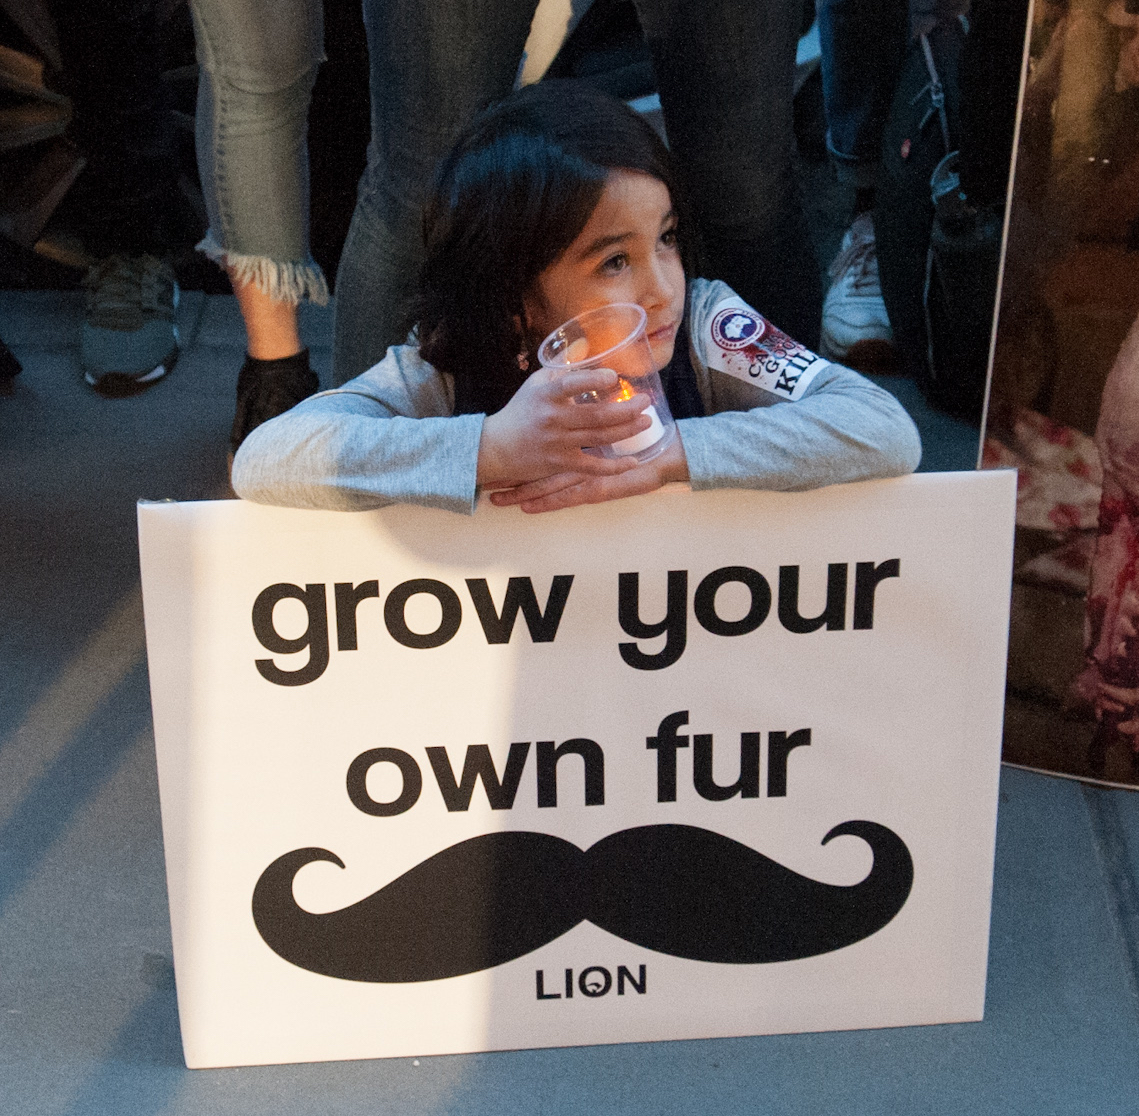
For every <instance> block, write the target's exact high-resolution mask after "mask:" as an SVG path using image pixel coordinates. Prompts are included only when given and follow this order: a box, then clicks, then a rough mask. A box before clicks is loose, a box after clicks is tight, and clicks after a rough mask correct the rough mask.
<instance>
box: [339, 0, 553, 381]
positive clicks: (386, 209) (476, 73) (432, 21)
mask: <svg viewBox="0 0 1139 1116" xmlns="http://www.w3.org/2000/svg"><path fill="white" fill-rule="evenodd" d="M536 7H537V0H431V2H430V3H400V2H397V0H365V3H364V23H365V27H366V29H367V33H368V52H369V59H370V66H371V94H372V140H371V143H370V144H369V145H368V167H367V170H366V171H365V172H364V176H363V178H362V179H361V181H360V190H359V196H358V200H357V203H356V210H355V212H354V214H353V216H352V224H351V226H350V228H349V230H348V238H347V240H346V242H345V244H344V251H343V253H342V254H341V257H340V267H339V269H338V271H337V275H336V324H335V339H334V357H333V376H334V378H335V380H336V381H337V383H344V382H345V381H346V380H350V379H352V378H353V377H354V376H358V375H360V373H361V372H364V371H366V370H367V369H368V368H370V367H371V366H372V365H373V364H375V363H376V362H377V361H379V360H380V359H381V358H382V357H383V355H384V352H385V351H386V349H387V347H388V346H389V345H392V344H396V343H399V342H401V341H403V340H404V338H405V336H406V330H407V314H408V310H409V304H410V300H411V297H412V295H413V293H414V290H415V284H416V281H417V278H418V273H419V266H420V261H421V259H422V224H421V211H422V206H423V201H424V198H425V196H426V191H427V187H428V184H429V183H430V180H431V176H432V174H433V173H434V169H435V164H436V163H437V162H438V160H439V159H440V158H442V156H443V155H444V154H446V152H447V150H448V149H449V148H450V146H451V144H452V142H453V141H454V138H455V136H456V134H457V133H458V131H459V130H460V128H462V127H463V126H464V125H465V124H466V123H467V122H468V121H469V120H470V119H471V117H473V116H474V115H475V113H476V112H478V111H479V110H480V109H482V108H484V107H485V106H486V105H487V104H489V103H490V102H491V101H493V100H496V99H498V98H500V97H504V96H505V95H506V94H507V93H509V92H510V90H511V88H512V86H513V83H514V78H515V75H516V74H517V72H518V63H519V60H520V58H521V57H522V49H523V47H524V46H525V44H526V36H527V34H528V33H529V30H530V21H531V20H532V18H533V16H534V9H535V8H536Z"/></svg>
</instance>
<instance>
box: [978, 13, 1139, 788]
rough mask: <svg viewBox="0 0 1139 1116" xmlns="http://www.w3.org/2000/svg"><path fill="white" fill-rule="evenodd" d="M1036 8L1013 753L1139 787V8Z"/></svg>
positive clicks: (1010, 241)
mask: <svg viewBox="0 0 1139 1116" xmlns="http://www.w3.org/2000/svg"><path fill="white" fill-rule="evenodd" d="M1133 6H1134V5H1124V4H1123V3H1122V2H1120V0H1112V2H1108V0H1080V2H1079V3H1071V4H1058V3H1046V2H1039V3H1036V4H1035V5H1034V7H1033V14H1032V22H1031V28H1030V40H1029V58H1028V67H1027V78H1026V81H1025V87H1024V90H1023V94H1022V105H1021V115H1020V122H1019V129H1018V141H1017V153H1016V160H1015V175H1014V183H1013V190H1012V202H1011V208H1010V217H1009V225H1008V235H1007V242H1006V249H1005V264H1004V273H1003V280H1002V287H1001V299H1000V307H999V315H998V324H997V330H996V337H995V342H994V353H993V368H992V374H991V389H990V402H989V407H988V413H987V421H986V429H985V444H984V461H985V464H986V465H989V466H996V467H1008V466H1010V465H1011V466H1017V467H1018V468H1019V469H1020V493H1019V498H1018V505H1017V532H1016V560H1015V577H1014V588H1013V604H1012V623H1011V636H1010V651H1009V670H1008V703H1007V707H1006V718H1007V719H1006V725H1005V737H1004V758H1005V760H1006V761H1008V762H1010V763H1014V764H1017V765H1021V766H1025V767H1030V768H1034V769H1038V770H1043V771H1048V772H1051V773H1054V774H1061V775H1069V776H1075V777H1079V778H1085V779H1090V780H1094V781H1098V782H1105V783H1111V784H1114V785H1117V786H1129V787H1135V786H1139V640H1137V638H1136V631H1137V630H1139V619H1137V613H1139V582H1137V580H1136V579H1137V575H1139V565H1137V561H1136V556H1137V555H1139V521H1137V519H1136V515H1137V511H1136V509H1137V507H1139V504H1137V496H1139V487H1137V481H1136V476H1137V474H1136V471H1135V466H1134V464H1133V462H1134V461H1135V460H1136V447H1137V446H1139V332H1137V331H1136V329H1135V328H1134V323H1135V321H1136V314H1137V313H1139V251H1136V248H1137V247H1139V15H1136V14H1131V13H1130V12H1129V11H1128V10H1127V8H1128V7H1133Z"/></svg>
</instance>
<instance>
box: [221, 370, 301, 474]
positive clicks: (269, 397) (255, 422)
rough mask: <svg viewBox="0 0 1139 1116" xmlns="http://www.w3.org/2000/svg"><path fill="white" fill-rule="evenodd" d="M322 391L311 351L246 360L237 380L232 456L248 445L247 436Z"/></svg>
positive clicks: (231, 436)
mask: <svg viewBox="0 0 1139 1116" xmlns="http://www.w3.org/2000/svg"><path fill="white" fill-rule="evenodd" d="M319 390H320V381H319V380H317V378H316V373H315V372H314V371H313V370H312V369H311V368H310V367H309V363H308V349H302V350H301V351H300V352H299V353H297V354H296V355H295V356H290V357H282V358H281V359H280V360H256V359H254V358H253V357H251V356H247V357H246V358H245V363H244V364H243V365H242V366H241V373H240V375H239V376H238V377H237V408H236V410H235V412H234V416H233V429H232V430H231V431H230V435H229V449H230V453H231V454H233V453H236V452H237V447H238V446H240V445H241V443H242V442H243V441H245V437H246V435H247V434H248V433H249V432H250V431H251V430H254V429H256V428H257V427H258V426H260V425H261V424H262V423H263V422H268V421H269V419H271V418H276V417H277V416H278V415H283V414H284V413H285V412H286V411H287V410H289V409H290V408H292V407H295V406H296V405H297V404H298V403H299V402H300V401H301V400H302V399H307V398H308V397H309V396H310V395H312V394H313V393H314V392H316V391H319Z"/></svg>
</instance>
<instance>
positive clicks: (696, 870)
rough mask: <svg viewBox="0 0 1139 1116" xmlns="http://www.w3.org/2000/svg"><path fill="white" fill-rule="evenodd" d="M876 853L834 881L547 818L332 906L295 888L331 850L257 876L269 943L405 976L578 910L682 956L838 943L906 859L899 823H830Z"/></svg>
mask: <svg viewBox="0 0 1139 1116" xmlns="http://www.w3.org/2000/svg"><path fill="white" fill-rule="evenodd" d="M845 834H853V835H854V836H856V837H861V838H862V840H864V841H865V842H866V843H867V844H868V845H869V846H870V848H871V849H872V850H873V853H874V864H873V867H872V868H871V870H870V873H869V875H867V877H866V879H864V880H863V881H862V882H861V883H858V884H854V885H852V886H850V887H837V886H834V885H832V884H824V883H819V882H817V881H816V880H812V879H809V878H808V877H806V876H800V875H799V874H798V873H797V872H793V871H791V869H790V868H785V867H784V866H783V865H781V864H778V863H776V862H775V861H774V860H771V859H769V858H768V857H766V856H763V855H762V854H761V853H757V852H756V851H755V850H754V849H751V848H749V847H748V846H747V845H742V844H740V843H739V842H738V841H733V840H731V839H730V838H728V837H723V836H721V835H720V834H718V833H713V832H711V831H710V830H707V829H699V828H697V827H695V826H689V825H647V826H640V827H638V828H636V829H624V830H621V831H620V832H618V833H613V834H611V835H610V836H608V837H605V838H603V839H602V840H601V841H598V842H597V844H595V845H594V846H593V847H592V848H590V849H589V850H588V852H582V851H581V850H580V849H579V848H578V847H577V846H576V845H573V844H571V843H570V842H569V841H564V840H562V839H561V838H560V837H552V836H550V835H548V834H545V833H527V832H503V833H488V834H485V835H484V836H481V837H473V838H471V839H470V840H468V841H461V842H459V843H458V844H457V845H452V846H451V847H450V848H446V849H444V850H443V851H442V852H439V853H436V854H435V855H434V856H432V857H429V858H428V859H427V860H425V861H423V863H421V864H418V865H416V867H414V868H412V869H411V870H410V871H408V872H405V873H404V874H403V875H402V876H400V877H399V878H398V879H396V880H393V881H392V882H391V883H390V884H388V885H387V886H386V887H382V888H380V890H379V891H377V892H375V893H374V894H372V895H369V896H368V897H367V898H366V899H361V900H360V901H359V902H358V903H353V904H352V906H350V907H345V908H343V909H342V910H339V911H331V912H330V913H328V914H310V913H309V912H308V911H305V910H302V909H301V908H300V907H299V906H297V903H296V901H295V900H294V899H293V878H294V877H295V876H296V874H297V872H298V871H299V870H300V869H301V868H303V867H304V866H305V865H306V864H311V863H312V862H313V861H316V860H327V861H331V862H332V863H333V864H336V865H337V866H339V867H341V868H343V867H344V863H343V861H341V860H340V858H339V857H338V856H336V855H335V854H333V853H331V852H329V851H328V850H327V849H316V848H310V849H296V850H295V851H293V852H290V853H286V854H285V855H284V856H282V857H279V858H278V859H277V860H275V861H273V863H272V864H270V865H269V867H268V868H266V869H265V871H264V872H263V873H262V874H261V878H260V879H259V880H258V881H257V886H256V887H255V888H254V890H253V921H254V923H256V925H257V929H258V931H259V932H260V934H261V937H262V938H264V939H265V942H266V943H267V944H268V946H269V947H270V949H272V950H274V951H275V952H276V953H278V954H280V956H281V957H283V958H284V959H285V960H286V961H291V962H292V963H293V964H294V965H298V966H300V967H301V968H302V969H308V970H309V971H310V972H314V973H321V974H323V975H325V976H331V977H340V978H341V979H343V980H361V981H374V982H383V983H405V982H409V981H421V980H441V979H442V978H444V977H453V976H462V975H464V974H466V973H475V972H479V971H480V970H482V969H489V968H493V967H494V966H495V965H501V964H503V963H505V962H507V961H513V960H514V959H515V958H518V957H521V956H523V955H524V954H526V953H529V952H530V951H531V950H534V949H538V948H539V947H540V946H544V945H546V944H548V943H549V942H552V941H553V940H554V939H555V938H558V937H560V936H561V935H562V934H564V933H565V932H566V931H567V930H570V929H572V928H573V927H574V926H576V925H577V924H578V923H579V922H582V921H583V920H586V919H587V920H588V921H590V922H592V923H593V924H594V925H596V926H600V927H601V928H602V929H603V930H608V931H609V932H610V933H612V934H616V935H617V936H618V937H621V938H624V939H625V941H627V942H632V943H633V944H634V945H638V946H644V947H645V948H647V949H654V950H657V951H658V952H660V953H666V954H670V955H671V956H673V957H683V958H686V959H688V960H690V961H719V962H725V963H729V964H743V965H753V964H757V963H761V962H767V961H791V960H795V959H796V958H801V957H814V956H816V955H817V954H820V953H829V952H830V951H831V950H835V949H842V948H843V947H844V946H848V945H852V944H853V943H854V942H857V941H860V940H861V939H863V938H866V937H869V936H870V935H871V934H873V933H875V932H876V931H878V930H880V929H881V928H882V927H883V926H885V925H886V923H888V922H889V921H890V920H891V919H892V918H893V917H894V915H896V914H897V913H898V911H900V910H901V909H902V905H903V904H904V903H905V901H906V899H907V898H908V896H909V894H910V887H911V885H912V884H913V878H914V866H913V860H912V859H911V857H910V853H909V850H908V849H907V848H906V846H905V844H904V842H903V841H902V839H901V838H900V837H898V835H897V834H896V833H894V832H892V831H891V830H889V829H887V828H886V827H885V826H883V825H878V824H877V823H876V822H870V821H848V822H843V823H842V824H841V825H836V826H835V827H834V828H833V829H832V830H831V831H830V832H829V833H828V834H827V835H826V836H825V837H824V838H823V841H822V843H823V844H824V845H825V844H826V843H827V842H828V841H830V840H831V839H832V838H834V837H841V836H843V835H845Z"/></svg>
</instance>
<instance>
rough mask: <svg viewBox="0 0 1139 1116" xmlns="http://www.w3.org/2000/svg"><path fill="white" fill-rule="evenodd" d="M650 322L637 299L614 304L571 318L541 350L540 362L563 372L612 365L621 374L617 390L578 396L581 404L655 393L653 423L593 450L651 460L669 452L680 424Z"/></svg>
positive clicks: (651, 409) (650, 409)
mask: <svg viewBox="0 0 1139 1116" xmlns="http://www.w3.org/2000/svg"><path fill="white" fill-rule="evenodd" d="M647 322H648V315H647V314H646V313H645V311H644V309H643V308H642V307H640V306H638V305H637V304H636V303H635V302H614V303H611V304H610V305H608V306H601V307H598V308H597V309H596V310H587V311H586V312H585V313H584V314H578V316H577V317H576V318H571V319H570V320H569V321H568V322H566V323H565V324H564V325H560V326H558V328H557V329H555V330H554V332H553V333H551V334H550V336H549V337H547V338H546V340H545V341H543V342H542V344H541V345H540V346H539V348H538V360H539V361H540V362H541V364H542V366H543V367H544V368H550V369H553V370H555V371H557V372H582V371H587V370H593V369H596V368H608V369H611V370H612V371H613V372H616V373H617V376H618V380H617V386H616V387H615V388H614V389H613V390H612V391H611V392H609V393H607V394H606V393H603V392H596V391H589V392H585V393H584V394H583V395H579V396H576V397H575V400H574V401H575V402H577V403H583V404H589V403H613V402H616V401H618V400H621V399H631V398H632V397H633V396H634V395H647V396H648V397H649V405H648V406H647V407H646V408H645V410H644V412H643V413H644V414H646V415H648V416H649V418H650V419H651V420H652V426H650V427H649V428H648V429H647V430H642V431H641V433H639V434H634V435H633V436H632V437H631V438H625V439H623V440H622V441H620V442H614V443H613V444H612V445H608V446H596V447H591V448H589V449H587V450H586V452H587V453H593V454H596V455H598V456H600V457H635V458H636V459H637V460H638V461H651V460H652V459H653V458H654V457H657V456H659V455H660V454H662V453H664V451H665V450H666V449H667V448H668V447H669V445H670V444H671V443H672V440H673V439H674V438H675V437H676V423H675V421H674V420H673V417H672V412H671V411H670V410H669V409H668V400H667V399H666V398H665V395H664V388H663V387H662V385H661V382H660V373H659V372H658V371H657V369H656V368H654V367H653V351H652V348H651V346H650V345H649V341H648V338H647V337H646V336H645V325H646V323H647Z"/></svg>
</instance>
